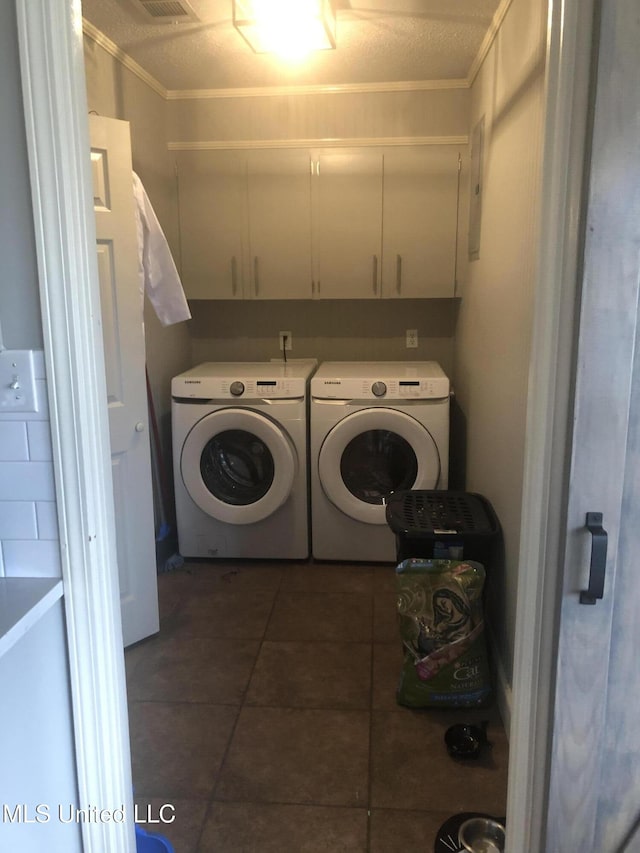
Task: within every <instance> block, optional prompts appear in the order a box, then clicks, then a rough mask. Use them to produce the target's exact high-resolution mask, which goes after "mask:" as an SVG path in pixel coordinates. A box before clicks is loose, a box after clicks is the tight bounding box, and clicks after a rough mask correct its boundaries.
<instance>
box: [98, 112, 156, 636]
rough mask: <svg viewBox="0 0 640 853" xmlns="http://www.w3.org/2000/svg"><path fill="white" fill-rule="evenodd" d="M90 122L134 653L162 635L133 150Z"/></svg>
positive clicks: (118, 129) (109, 128) (119, 521)
mask: <svg viewBox="0 0 640 853" xmlns="http://www.w3.org/2000/svg"><path fill="white" fill-rule="evenodd" d="M89 118H90V132H91V166H92V174H93V195H94V211H95V218H96V237H97V249H98V275H99V278H100V299H101V307H102V332H103V339H104V353H105V370H106V380H107V405H108V407H109V432H110V438H111V470H112V475H113V493H114V502H115V519H116V539H117V553H118V576H119V579H120V603H121V610H122V633H123V637H124V644H125V646H128V645H131V643H135V642H137V641H138V640H142V639H143V638H144V637H148V636H149V635H150V634H154V633H156V632H157V631H158V628H159V618H158V589H157V574H156V557H155V532H154V518H153V494H152V485H151V483H152V480H151V456H150V448H149V429H148V409H147V392H146V381H145V348H144V328H143V320H142V295H141V293H140V289H139V285H138V251H137V238H136V222H135V211H134V200H133V183H132V177H131V174H132V167H131V144H130V137H129V124H128V122H124V121H117V120H115V119H109V118H103V117H101V116H90V117H89Z"/></svg>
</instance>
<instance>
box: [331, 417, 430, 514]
mask: <svg viewBox="0 0 640 853" xmlns="http://www.w3.org/2000/svg"><path fill="white" fill-rule="evenodd" d="M318 476H319V478H320V482H321V483H322V488H323V489H324V491H325V494H326V495H327V497H328V498H329V500H330V501H331V502H332V503H333V504H334V505H335V506H336V507H337V508H338V509H339V510H340V511H341V512H343V513H345V515H348V516H349V517H350V518H353V519H355V520H356V521H364V522H367V523H368V524H386V523H387V522H386V517H385V499H386V497H387V496H388V495H389V494H391V492H396V491H398V490H399V489H435V488H436V487H437V484H438V480H439V478H440V454H439V452H438V447H437V445H436V443H435V441H434V439H433V437H432V435H431V433H430V432H429V430H428V429H427V428H426V427H425V426H423V424H421V423H420V422H419V421H417V420H416V419H415V418H412V417H411V416H410V415H407V414H405V413H404V412H400V411H398V410H396V409H382V408H372V409H362V410H360V411H358V412H353V414H350V415H347V416H346V417H345V418H343V419H342V420H341V421H339V422H338V423H337V424H336V425H335V426H334V427H333V428H332V429H331V431H330V432H329V433H328V434H327V436H326V438H325V440H324V442H323V444H322V447H321V448H320V455H319V458H318Z"/></svg>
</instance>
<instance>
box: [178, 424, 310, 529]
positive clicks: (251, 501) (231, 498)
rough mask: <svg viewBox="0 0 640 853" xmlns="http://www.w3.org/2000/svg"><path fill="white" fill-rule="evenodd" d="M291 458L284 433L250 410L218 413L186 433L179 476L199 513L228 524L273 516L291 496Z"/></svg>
mask: <svg viewBox="0 0 640 853" xmlns="http://www.w3.org/2000/svg"><path fill="white" fill-rule="evenodd" d="M296 467H297V459H296V452H295V449H294V447H293V445H292V443H291V440H290V439H289V437H288V435H287V434H286V432H285V431H284V430H283V429H282V427H280V426H278V424H276V423H274V422H273V421H272V420H271V419H270V418H267V417H265V416H264V415H262V414H260V413H259V412H255V411H253V410H251V409H220V410H219V411H217V412H211V413H210V414H208V415H205V417H204V418H202V420H200V421H198V422H197V423H196V424H195V425H194V426H193V427H192V429H191V431H190V432H189V434H188V435H187V438H186V440H185V442H184V445H183V447H182V455H181V458H180V471H181V473H182V480H183V482H184V484H185V487H186V489H187V491H188V492H189V495H190V496H191V498H192V499H193V501H194V502H195V503H196V504H197V505H198V506H199V507H200V509H201V510H202V511H203V512H206V513H207V515H210V516H211V517H212V518H216V519H218V521H225V522H227V523H229V524H252V523H253V522H256V521H262V519H264V518H267V517H268V516H270V515H272V514H273V513H274V512H275V511H276V510H277V509H278V508H279V507H281V506H282V504H283V503H284V502H285V501H286V500H287V498H288V497H289V495H290V494H291V489H292V487H293V482H294V478H295V474H296Z"/></svg>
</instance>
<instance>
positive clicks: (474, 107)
mask: <svg viewBox="0 0 640 853" xmlns="http://www.w3.org/2000/svg"><path fill="white" fill-rule="evenodd" d="M545 15H546V4H545V3H544V0H535V2H531V0H514V2H513V5H512V6H511V8H510V10H509V12H508V14H507V16H506V18H505V20H504V23H503V26H502V28H501V30H500V33H499V34H498V37H497V38H496V41H495V43H494V45H493V47H492V49H491V51H490V53H489V55H488V56H487V59H486V60H485V62H484V64H483V66H482V69H481V71H480V74H479V75H478V77H477V79H476V81H475V84H474V86H473V88H472V92H471V109H470V116H469V131H470V132H471V130H472V129H473V128H474V127H475V125H476V123H477V122H478V121H479V120H480V118H481V117H482V116H483V115H484V116H485V140H484V187H483V192H482V220H481V237H480V253H479V258H478V259H477V260H474V261H472V262H470V264H469V270H468V281H467V283H466V285H465V287H464V289H463V291H462V301H461V306H460V315H459V318H458V326H457V330H456V338H455V355H454V362H455V369H454V380H455V386H456V392H457V398H458V403H459V406H460V409H461V411H462V413H463V416H464V419H465V420H466V448H467V458H466V472H467V489H468V490H469V491H477V492H480V493H482V494H484V495H486V497H487V498H489V500H490V501H491V503H492V504H493V506H494V508H495V510H496V512H497V514H498V516H499V518H500V521H501V523H502V526H503V531H504V540H505V564H504V567H503V568H502V567H495V568H494V569H493V580H494V582H493V583H492V584H491V586H492V596H491V610H492V613H491V616H492V625H493V630H494V632H495V634H496V636H497V640H498V647H499V650H500V654H501V658H502V660H501V663H502V666H503V667H504V672H505V676H506V679H507V681H508V683H510V682H511V671H512V661H513V641H514V632H515V597H516V589H517V579H518V578H517V574H518V547H519V530H520V515H521V500H522V480H523V459H524V436H525V409H526V402H527V379H528V368H529V354H530V339H531V325H532V314H533V282H534V255H535V237H536V234H535V227H536V217H537V210H538V203H539V173H540V160H541V145H542V139H541V132H542V123H543V84H544V46H545ZM523 570H526V567H523Z"/></svg>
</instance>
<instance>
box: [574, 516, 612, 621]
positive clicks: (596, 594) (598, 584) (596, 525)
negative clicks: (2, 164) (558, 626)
mask: <svg viewBox="0 0 640 853" xmlns="http://www.w3.org/2000/svg"><path fill="white" fill-rule="evenodd" d="M586 527H587V530H588V531H589V533H591V565H590V568H589V587H588V589H583V590H582V592H581V593H580V604H595V603H596V602H597V600H598V599H599V598H602V596H603V595H604V576H605V571H606V568H607V531H606V530H605V529H604V528H603V526H602V513H601V512H588V513H587V521H586Z"/></svg>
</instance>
